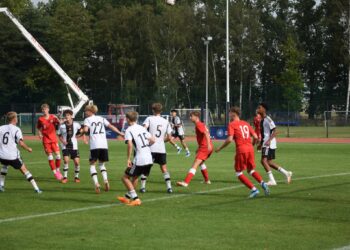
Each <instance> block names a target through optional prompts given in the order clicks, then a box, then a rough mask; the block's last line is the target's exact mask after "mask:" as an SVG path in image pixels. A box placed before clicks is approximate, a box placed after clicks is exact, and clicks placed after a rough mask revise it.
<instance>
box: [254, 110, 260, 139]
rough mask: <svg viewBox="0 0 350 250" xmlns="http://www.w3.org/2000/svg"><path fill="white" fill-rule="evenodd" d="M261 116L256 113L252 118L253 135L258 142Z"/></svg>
mask: <svg viewBox="0 0 350 250" xmlns="http://www.w3.org/2000/svg"><path fill="white" fill-rule="evenodd" d="M260 123H261V115H260V114H259V113H258V111H256V115H255V117H254V128H255V133H256V135H257V136H258V140H259V141H261V127H260Z"/></svg>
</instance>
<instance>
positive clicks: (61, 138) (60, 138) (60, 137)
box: [58, 135, 67, 145]
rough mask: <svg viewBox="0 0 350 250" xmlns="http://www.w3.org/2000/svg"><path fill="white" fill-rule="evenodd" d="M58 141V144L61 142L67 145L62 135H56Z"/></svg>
mask: <svg viewBox="0 0 350 250" xmlns="http://www.w3.org/2000/svg"><path fill="white" fill-rule="evenodd" d="M58 139H59V140H60V142H62V144H63V145H67V142H66V140H65V139H64V138H63V136H62V135H58Z"/></svg>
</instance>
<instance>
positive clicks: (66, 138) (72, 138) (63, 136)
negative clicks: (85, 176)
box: [58, 110, 85, 183]
mask: <svg viewBox="0 0 350 250" xmlns="http://www.w3.org/2000/svg"><path fill="white" fill-rule="evenodd" d="M63 116H64V118H65V122H64V123H63V124H61V126H60V127H59V129H58V135H59V139H60V141H61V147H62V154H63V164H64V165H63V166H64V167H63V179H62V183H67V182H68V169H69V158H71V159H72V160H73V162H74V167H75V168H74V172H75V176H74V182H76V183H79V182H80V179H79V172H80V156H79V150H78V141H77V138H76V136H77V135H80V131H81V125H80V124H79V123H78V122H75V121H74V120H73V111H72V110H65V111H64V112H63ZM84 137H85V136H84Z"/></svg>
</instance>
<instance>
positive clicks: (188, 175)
mask: <svg viewBox="0 0 350 250" xmlns="http://www.w3.org/2000/svg"><path fill="white" fill-rule="evenodd" d="M193 176H194V174H192V173H190V172H189V173H188V174H187V175H186V178H185V182H186V183H187V184H189V183H190V182H191V180H192V178H193Z"/></svg>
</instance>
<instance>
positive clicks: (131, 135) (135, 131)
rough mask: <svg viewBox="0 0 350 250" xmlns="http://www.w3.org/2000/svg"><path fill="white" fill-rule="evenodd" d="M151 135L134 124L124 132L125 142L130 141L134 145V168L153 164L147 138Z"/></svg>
mask: <svg viewBox="0 0 350 250" xmlns="http://www.w3.org/2000/svg"><path fill="white" fill-rule="evenodd" d="M151 137H152V135H151V134H150V133H149V132H148V131H147V130H146V129H145V128H144V127H142V126H140V125H138V124H134V125H132V126H130V127H128V129H127V130H126V131H125V142H127V141H132V143H133V144H134V150H135V156H134V164H135V165H136V166H145V165H150V164H153V159H152V153H151V149H150V147H149V140H148V139H149V138H151Z"/></svg>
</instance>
